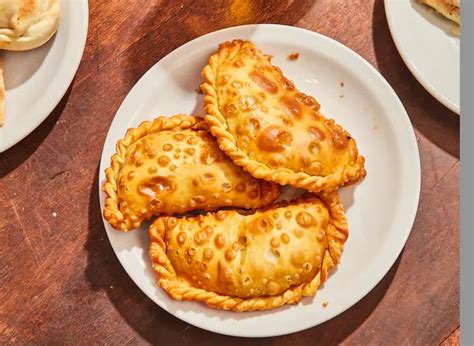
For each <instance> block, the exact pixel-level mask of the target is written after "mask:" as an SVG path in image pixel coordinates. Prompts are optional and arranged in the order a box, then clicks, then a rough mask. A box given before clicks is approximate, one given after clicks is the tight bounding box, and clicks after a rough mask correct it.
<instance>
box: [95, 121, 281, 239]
mask: <svg viewBox="0 0 474 346" xmlns="http://www.w3.org/2000/svg"><path fill="white" fill-rule="evenodd" d="M105 174H106V182H105V183H104V186H103V190H104V191H105V193H106V200H105V208H104V218H105V219H106V220H107V221H108V222H109V223H110V224H111V225H112V226H113V227H114V228H116V229H119V230H122V231H129V230H131V229H134V228H138V227H139V226H140V225H141V223H142V222H143V221H145V220H148V219H149V218H150V217H151V216H153V215H159V214H167V215H170V214H174V213H186V212H189V211H193V210H206V211H209V210H216V209H218V208H222V207H239V208H257V207H262V206H265V205H268V204H269V203H271V202H273V201H274V200H275V199H276V198H277V197H278V196H279V194H280V187H279V186H278V185H277V184H273V183H269V182H266V181H262V180H257V179H254V178H253V177H252V176H251V175H250V174H248V173H246V172H244V171H243V170H242V169H241V168H240V167H238V166H236V165H235V164H233V163H232V161H231V160H230V159H229V158H227V157H226V155H225V154H224V153H223V152H221V151H220V150H219V148H218V146H217V142H216V140H215V138H214V137H213V136H212V135H211V134H210V133H209V131H208V126H207V124H206V122H205V121H204V120H203V119H202V118H198V117H194V116H188V115H184V114H181V115H176V116H173V117H171V118H167V117H159V118H156V119H155V120H153V121H146V122H143V123H142V124H141V125H140V126H139V127H138V128H133V129H129V130H128V131H127V133H126V135H125V138H124V139H122V140H120V141H118V142H117V145H116V153H115V154H114V155H113V156H112V159H111V165H110V167H109V168H107V169H106V171H105Z"/></svg>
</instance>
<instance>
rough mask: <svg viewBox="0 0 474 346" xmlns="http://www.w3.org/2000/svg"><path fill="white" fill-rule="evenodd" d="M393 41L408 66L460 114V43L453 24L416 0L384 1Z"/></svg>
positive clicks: (426, 85) (420, 80)
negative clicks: (453, 31) (454, 33)
mask: <svg viewBox="0 0 474 346" xmlns="http://www.w3.org/2000/svg"><path fill="white" fill-rule="evenodd" d="M385 13H386V15H387V21H388V25H389V27H390V32H391V33H392V37H393V40H394V41H395V45H396V46H397V49H398V52H399V53H400V55H401V56H402V59H403V61H405V64H406V65H407V66H408V69H409V70H410V71H411V73H413V75H414V76H415V78H416V79H417V80H418V82H420V83H421V85H423V87H424V88H425V89H426V90H427V91H428V92H429V93H430V94H431V95H433V97H435V98H436V99H437V100H438V101H439V102H441V103H442V104H443V105H445V106H446V107H448V108H449V109H450V110H452V111H453V112H455V113H457V114H459V102H460V101H459V99H460V96H459V95H460V77H459V75H460V42H459V37H457V36H455V35H453V34H452V33H451V30H452V28H453V24H452V23H451V22H450V21H449V20H447V19H445V18H444V17H442V16H441V15H439V14H437V13H436V12H435V11H434V10H432V9H431V8H429V7H427V6H425V5H422V4H420V3H418V1H416V0H385Z"/></svg>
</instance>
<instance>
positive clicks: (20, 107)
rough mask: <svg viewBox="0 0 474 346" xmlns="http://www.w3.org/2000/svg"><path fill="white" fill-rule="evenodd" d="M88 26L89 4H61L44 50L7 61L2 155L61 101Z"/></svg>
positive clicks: (75, 0) (10, 55)
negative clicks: (59, 17)
mask: <svg viewBox="0 0 474 346" xmlns="http://www.w3.org/2000/svg"><path fill="white" fill-rule="evenodd" d="M88 23H89V9H88V2H87V0H62V1H61V21H60V23H59V27H58V30H57V32H56V34H55V35H54V36H53V37H52V38H51V40H49V41H48V42H47V43H45V44H44V45H43V46H41V47H38V48H36V49H33V50H28V51H22V52H10V51H2V50H0V54H1V55H3V57H4V71H3V73H4V76H5V89H6V94H5V123H4V125H3V127H0V153H1V152H3V151H5V150H7V149H8V148H10V147H11V146H13V145H15V144H16V143H18V142H19V141H20V140H22V139H23V138H25V137H26V136H28V135H29V134H30V133H31V132H32V131H33V130H34V129H35V128H37V127H38V126H39V125H40V124H41V123H42V122H43V120H44V119H46V118H47V117H48V115H49V114H50V113H51V112H52V111H53V109H54V108H55V107H56V105H57V104H58V103H59V101H61V99H62V97H63V96H64V94H65V93H66V91H67V89H68V88H69V85H70V84H71V82H72V79H73V78H74V75H75V74H76V71H77V68H78V67H79V63H80V61H81V58H82V53H83V52H84V47H85V44H86V38H87V27H88Z"/></svg>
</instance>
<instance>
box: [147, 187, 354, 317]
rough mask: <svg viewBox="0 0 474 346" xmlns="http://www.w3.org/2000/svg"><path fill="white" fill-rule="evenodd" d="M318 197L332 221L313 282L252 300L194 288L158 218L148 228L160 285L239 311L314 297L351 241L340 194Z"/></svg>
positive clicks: (178, 296) (185, 297) (178, 297)
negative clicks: (174, 259)
mask: <svg viewBox="0 0 474 346" xmlns="http://www.w3.org/2000/svg"><path fill="white" fill-rule="evenodd" d="M318 197H319V198H320V199H321V200H322V201H323V202H324V203H325V204H326V206H327V209H328V211H329V214H330V220H331V221H330V224H329V225H328V232H329V233H330V234H326V238H327V248H326V250H325V251H324V255H323V260H322V264H321V267H320V268H319V270H318V271H317V273H316V274H315V276H314V278H313V279H312V280H311V281H309V282H305V283H302V284H299V285H295V286H292V287H290V288H288V289H286V290H285V291H283V292H281V293H279V294H276V295H269V296H262V297H252V298H240V297H234V296H229V295H223V294H219V293H216V292H210V291H207V290H205V289H202V288H198V287H193V286H191V285H190V284H188V283H186V282H184V281H181V280H180V279H179V277H178V275H177V273H176V271H175V269H174V267H173V265H172V263H171V261H170V258H169V257H168V255H167V245H166V242H165V236H166V227H165V224H164V223H165V218H158V219H156V221H155V222H154V223H153V225H152V226H151V227H150V229H149V235H150V242H151V245H150V253H149V255H150V258H151V261H152V266H153V269H154V271H155V273H156V276H157V281H158V285H159V286H160V287H162V288H163V289H164V290H165V291H166V292H167V294H168V295H169V296H171V297H172V298H173V299H175V300H178V301H181V300H185V301H197V302H201V303H205V304H207V305H208V306H210V307H213V308H216V309H222V310H231V311H238V312H242V311H255V310H268V309H273V308H277V307H280V306H283V305H285V304H294V303H298V302H299V301H300V300H301V299H302V297H303V296H314V295H315V294H316V291H317V290H318V288H319V287H320V286H321V285H322V284H323V283H324V282H325V281H326V279H327V277H328V275H329V272H330V271H331V269H332V268H334V267H335V266H336V265H337V264H338V263H339V260H340V256H341V252H342V251H341V250H342V248H343V246H344V243H345V241H346V240H347V238H348V225H347V220H346V218H345V215H344V210H343V207H342V205H341V203H340V201H339V197H338V195H337V193H329V194H322V195H319V196H318ZM310 198H311V197H309V198H308V197H307V196H305V197H302V198H299V199H297V200H295V201H292V202H291V203H298V202H300V201H302V202H304V201H308V200H310ZM287 204H288V202H285V201H284V202H280V203H277V204H274V205H273V206H270V207H264V208H260V209H259V210H268V209H273V208H277V207H280V206H284V205H287Z"/></svg>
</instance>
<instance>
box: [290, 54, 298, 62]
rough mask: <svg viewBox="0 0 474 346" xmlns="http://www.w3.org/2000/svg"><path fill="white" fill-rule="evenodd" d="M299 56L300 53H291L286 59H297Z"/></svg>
mask: <svg viewBox="0 0 474 346" xmlns="http://www.w3.org/2000/svg"><path fill="white" fill-rule="evenodd" d="M299 57H300V53H291V54H290V55H288V60H291V61H294V60H298V58H299Z"/></svg>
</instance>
